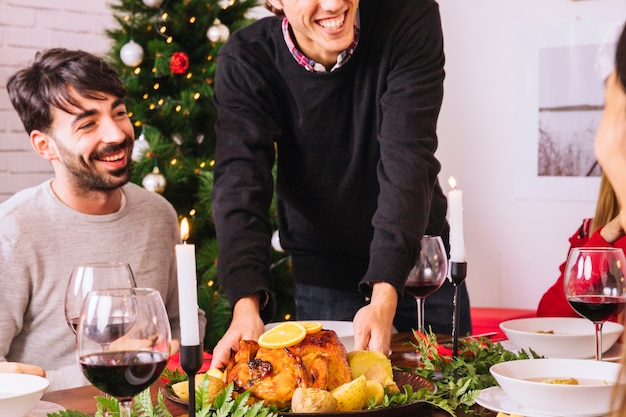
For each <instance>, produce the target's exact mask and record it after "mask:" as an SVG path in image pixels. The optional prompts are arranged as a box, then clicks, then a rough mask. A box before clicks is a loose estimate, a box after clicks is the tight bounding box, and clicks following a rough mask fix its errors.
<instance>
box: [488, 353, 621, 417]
mask: <svg viewBox="0 0 626 417" xmlns="http://www.w3.org/2000/svg"><path fill="white" fill-rule="evenodd" d="M620 368H621V365H620V364H618V363H613V362H601V361H595V360H592V361H590V360H586V359H550V358H546V359H521V360H514V361H509V362H501V363H498V364H496V365H493V366H492V367H491V368H490V370H489V371H490V372H491V375H493V377H494V378H495V379H496V381H497V382H498V384H499V385H500V387H501V388H502V389H503V390H504V392H506V394H507V395H508V396H509V397H510V398H511V399H512V400H513V401H515V402H517V403H518V404H520V405H522V406H524V407H526V408H528V409H531V410H533V411H536V412H538V413H541V414H548V415H555V416H560V417H574V416H597V415H607V414H608V413H609V411H610V409H611V393H612V390H613V388H614V386H615V384H616V381H617V380H618V379H619V372H620ZM568 378H575V379H577V380H578V382H579V385H566V384H550V383H546V382H542V381H545V380H547V379H553V380H554V379H568Z"/></svg>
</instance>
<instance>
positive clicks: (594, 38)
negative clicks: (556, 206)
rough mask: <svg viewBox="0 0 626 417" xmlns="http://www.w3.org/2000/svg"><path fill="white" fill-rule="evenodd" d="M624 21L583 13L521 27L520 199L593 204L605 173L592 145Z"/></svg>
mask: <svg viewBox="0 0 626 417" xmlns="http://www.w3.org/2000/svg"><path fill="white" fill-rule="evenodd" d="M622 25H623V19H621V20H616V21H611V22H607V21H591V20H589V21H586V20H583V19H580V18H578V19H575V20H572V21H571V22H560V23H554V24H545V25H542V26H539V25H537V26H534V27H527V28H524V29H523V30H522V31H521V33H520V36H519V41H518V48H519V52H520V53H519V54H518V57H519V63H518V66H517V68H518V70H519V74H518V77H517V79H519V82H520V84H519V88H518V90H519V95H518V96H519V102H518V103H517V105H518V112H517V120H518V125H517V129H516V136H517V152H516V154H517V161H516V162H517V181H516V188H517V193H518V196H519V197H521V198H536V199H557V200H578V201H595V198H596V196H597V192H598V187H599V178H600V174H601V170H600V167H599V166H598V164H597V162H596V160H595V155H594V152H593V142H594V138H595V132H596V129H597V126H598V124H599V122H600V117H601V115H602V110H603V103H604V80H605V78H606V76H607V75H608V74H609V73H610V72H611V70H612V69H613V65H614V54H615V44H616V41H617V37H618V35H619V32H620V30H621V28H622Z"/></svg>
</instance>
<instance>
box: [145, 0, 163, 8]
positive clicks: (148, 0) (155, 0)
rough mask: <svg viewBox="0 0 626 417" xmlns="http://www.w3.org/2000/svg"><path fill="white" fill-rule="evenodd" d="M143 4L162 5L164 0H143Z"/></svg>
mask: <svg viewBox="0 0 626 417" xmlns="http://www.w3.org/2000/svg"><path fill="white" fill-rule="evenodd" d="M143 4H145V5H146V6H148V7H154V8H157V7H161V4H163V0H143Z"/></svg>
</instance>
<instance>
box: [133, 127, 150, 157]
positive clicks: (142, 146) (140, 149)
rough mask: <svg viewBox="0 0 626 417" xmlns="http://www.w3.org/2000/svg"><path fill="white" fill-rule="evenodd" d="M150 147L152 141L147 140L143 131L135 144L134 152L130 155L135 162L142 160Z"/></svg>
mask: <svg viewBox="0 0 626 417" xmlns="http://www.w3.org/2000/svg"><path fill="white" fill-rule="evenodd" d="M148 149H150V143H149V142H148V141H147V140H146V135H144V134H143V133H142V134H141V135H139V137H138V138H137V140H136V141H135V143H134V144H133V153H132V154H131V156H130V157H131V159H132V160H133V161H135V162H139V161H141V160H142V159H143V156H144V155H145V154H146V151H148Z"/></svg>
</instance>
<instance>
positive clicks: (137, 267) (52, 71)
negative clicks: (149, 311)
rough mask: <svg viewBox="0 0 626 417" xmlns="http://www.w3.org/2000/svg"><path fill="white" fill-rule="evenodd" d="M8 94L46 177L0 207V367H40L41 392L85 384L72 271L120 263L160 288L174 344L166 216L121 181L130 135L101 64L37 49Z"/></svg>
mask: <svg viewBox="0 0 626 417" xmlns="http://www.w3.org/2000/svg"><path fill="white" fill-rule="evenodd" d="M7 89H8V92H9V97H10V99H11V103H12V104H13V106H14V107H15V110H17V112H18V114H19V116H20V117H21V119H22V123H23V124H24V128H25V129H26V132H27V133H28V134H29V136H30V142H31V145H32V147H33V149H34V150H35V151H36V152H37V153H38V154H39V155H40V156H41V157H43V158H45V159H46V160H48V161H50V163H51V164H52V168H53V169H54V178H52V179H51V180H49V181H46V182H44V183H43V184H40V185H38V186H36V187H33V188H29V189H26V190H23V191H20V192H18V193H16V194H15V195H14V196H13V197H11V198H10V199H8V200H7V201H5V202H4V203H2V204H0V265H1V268H0V288H2V291H1V292H0V305H2V308H0V362H2V361H4V362H3V363H0V369H3V370H7V371H17V372H29V373H40V374H41V373H43V371H44V370H45V373H46V376H47V378H48V379H49V380H50V389H51V390H56V389H64V388H70V387H73V386H78V385H85V384H88V382H87V380H86V379H85V378H84V377H83V376H82V372H81V370H80V367H79V366H78V363H77V361H76V353H75V340H76V339H75V336H74V334H73V333H72V331H71V330H70V327H69V326H68V325H67V324H66V322H65V314H64V299H65V290H66V288H67V282H68V279H69V277H70V272H71V271H72V267H73V266H74V265H75V264H77V263H85V262H111V261H119V262H126V263H129V264H130V266H131V268H132V270H133V272H134V274H135V279H136V282H137V285H138V286H139V287H152V288H155V289H157V290H158V291H159V292H160V293H161V296H162V297H163V300H164V302H165V306H166V308H167V311H168V314H169V317H170V321H171V327H172V335H173V337H174V338H179V334H180V326H179V323H178V286H177V280H176V260H175V253H174V245H175V244H176V243H178V242H179V241H180V232H179V230H178V220H177V216H176V212H175V211H174V208H173V207H172V206H171V205H170V204H169V203H168V202H167V200H165V199H164V198H163V197H162V196H160V195H158V194H154V193H151V192H149V191H147V190H145V189H143V188H141V187H139V186H137V185H135V184H132V183H129V179H130V164H131V152H132V148H133V141H134V130H133V125H132V124H131V121H130V118H129V117H128V113H127V111H126V104H125V99H126V89H125V88H124V86H123V84H122V82H121V81H120V80H119V78H118V76H117V73H116V71H115V69H113V68H112V67H111V66H110V65H108V64H107V63H106V62H105V61H104V60H102V59H100V58H97V57H95V56H93V55H91V54H88V53H86V52H82V51H69V50H66V49H50V50H46V51H43V52H40V53H37V55H36V56H35V60H34V62H33V63H32V64H31V65H30V66H28V67H26V68H24V69H22V70H20V71H18V72H17V73H15V74H14V75H12V76H11V77H10V78H9V80H8V82H7ZM199 314H200V316H201V320H200V326H201V329H204V322H205V320H204V314H203V313H202V312H199ZM30 365H36V367H38V368H35V369H33V367H32V366H30ZM37 369H38V370H37Z"/></svg>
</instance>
